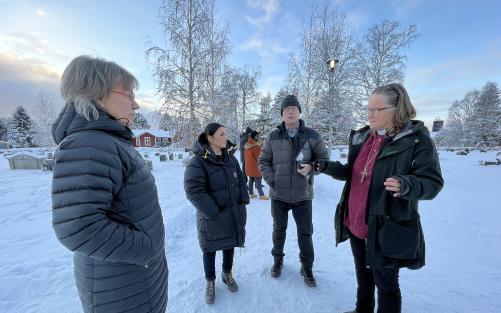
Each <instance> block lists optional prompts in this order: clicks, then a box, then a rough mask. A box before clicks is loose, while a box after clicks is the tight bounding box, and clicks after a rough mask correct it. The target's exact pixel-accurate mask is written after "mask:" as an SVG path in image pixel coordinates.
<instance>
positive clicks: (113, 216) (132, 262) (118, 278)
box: [52, 104, 168, 313]
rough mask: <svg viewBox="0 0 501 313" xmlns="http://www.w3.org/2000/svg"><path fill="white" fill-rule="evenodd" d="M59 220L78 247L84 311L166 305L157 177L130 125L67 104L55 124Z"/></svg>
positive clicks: (55, 218)
mask: <svg viewBox="0 0 501 313" xmlns="http://www.w3.org/2000/svg"><path fill="white" fill-rule="evenodd" d="M52 135H53V138H54V140H55V142H56V143H57V144H58V145H59V147H58V149H57V151H56V153H55V155H54V173H53V175H54V177H53V181H52V225H53V228H54V231H55V233H56V236H57V238H58V239H59V241H60V242H61V243H62V244H63V245H64V246H65V247H67V248H68V249H70V250H71V251H74V252H75V253H74V270H75V280H76V285H77V290H78V293H79V296H80V300H81V302H82V307H83V310H84V312H93V313H97V312H103V313H110V312H125V311H127V312H136V313H139V312H165V309H166V306H167V278H168V269H167V261H166V258H165V251H164V225H163V219H162V212H161V209H160V206H159V203H158V197H157V189H156V186H155V179H154V177H153V175H152V174H151V172H150V170H149V169H148V167H147V166H146V164H145V162H144V160H143V159H142V158H141V156H140V155H139V153H138V152H137V151H136V150H135V149H134V148H132V147H131V138H132V134H131V132H130V130H129V129H128V128H126V127H125V126H123V125H122V124H120V123H118V122H117V121H115V120H114V119H113V118H111V117H110V116H109V115H108V114H106V113H104V112H102V111H100V113H99V118H98V119H97V120H92V121H87V120H86V119H85V118H83V117H82V116H80V115H78V114H77V113H76V112H75V107H74V106H73V104H67V105H66V107H65V108H64V110H63V111H62V112H61V114H60V115H59V117H58V119H57V120H56V122H55V123H54V125H53V126H52Z"/></svg>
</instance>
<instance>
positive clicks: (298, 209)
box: [271, 200, 315, 268]
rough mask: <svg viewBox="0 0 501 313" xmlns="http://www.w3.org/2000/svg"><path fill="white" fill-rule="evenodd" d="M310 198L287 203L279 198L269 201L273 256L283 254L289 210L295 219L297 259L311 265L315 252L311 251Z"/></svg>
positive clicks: (305, 264)
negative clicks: (271, 219)
mask: <svg viewBox="0 0 501 313" xmlns="http://www.w3.org/2000/svg"><path fill="white" fill-rule="evenodd" d="M311 208H312V203H311V200H306V201H300V202H296V203H288V202H284V201H280V200H272V201H271V215H272V217H273V249H272V250H271V254H272V255H273V256H274V257H275V258H280V257H283V256H284V244H285V235H286V231H287V220H288V214H289V210H292V216H293V217H294V220H295V221H296V228H297V238H298V245H299V259H300V260H301V263H303V265H304V266H305V267H306V268H308V267H309V268H311V267H312V266H313V261H314V259H315V252H314V251H313V240H312V239H311V236H312V235H313V222H312V213H311Z"/></svg>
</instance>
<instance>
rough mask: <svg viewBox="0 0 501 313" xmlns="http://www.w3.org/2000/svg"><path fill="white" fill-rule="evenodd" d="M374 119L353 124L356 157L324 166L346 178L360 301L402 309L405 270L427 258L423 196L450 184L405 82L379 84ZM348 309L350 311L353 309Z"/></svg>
mask: <svg viewBox="0 0 501 313" xmlns="http://www.w3.org/2000/svg"><path fill="white" fill-rule="evenodd" d="M367 112H368V119H369V125H368V126H365V127H363V128H361V129H359V130H356V131H352V132H351V134H350V141H349V152H348V163H347V164H341V163H340V162H337V161H336V162H333V161H319V162H317V165H316V169H317V170H319V171H320V172H323V173H325V174H328V175H330V176H332V177H333V178H335V179H339V180H344V181H346V184H345V186H344V189H343V192H342V195H341V199H340V201H339V204H338V205H337V208H336V215H335V229H336V245H337V244H339V243H340V242H342V241H345V240H347V239H349V240H350V244H351V250H352V253H353V258H354V262H355V273H356V277H357V285H358V287H357V302H356V309H355V310H354V311H350V312H351V313H367V312H373V311H374V306H375V300H374V291H375V287H377V290H378V310H377V312H379V313H394V312H401V310H402V298H401V293H400V285H399V270H400V268H402V267H407V268H409V269H419V268H421V267H422V266H424V264H425V243H424V236H423V231H422V228H421V222H420V218H419V213H418V202H419V200H431V199H433V198H434V197H435V196H436V195H437V194H438V193H439V192H440V190H441V189H442V187H443V184H444V180H443V178H442V174H441V170H440V164H439V160H438V155H437V151H436V149H435V146H434V144H433V141H432V140H431V138H430V135H429V132H428V129H427V128H426V127H425V126H424V124H423V122H421V121H417V120H412V118H414V117H415V116H416V111H415V109H414V107H413V106H412V104H411V101H410V99H409V96H408V94H407V91H406V90H405V88H404V87H403V86H402V85H400V84H389V85H385V86H382V87H378V88H376V89H375V90H374V91H373V92H372V95H371V97H370V99H369V105H368V108H367ZM347 313H348V312H347Z"/></svg>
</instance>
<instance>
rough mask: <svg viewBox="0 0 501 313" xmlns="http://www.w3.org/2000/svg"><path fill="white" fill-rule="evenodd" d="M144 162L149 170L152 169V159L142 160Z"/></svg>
mask: <svg viewBox="0 0 501 313" xmlns="http://www.w3.org/2000/svg"><path fill="white" fill-rule="evenodd" d="M144 161H145V162H146V165H148V168H149V169H150V171H153V161H152V160H144Z"/></svg>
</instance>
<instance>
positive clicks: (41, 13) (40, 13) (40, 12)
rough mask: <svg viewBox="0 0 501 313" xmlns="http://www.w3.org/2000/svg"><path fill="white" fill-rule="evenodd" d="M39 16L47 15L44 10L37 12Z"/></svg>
mask: <svg viewBox="0 0 501 313" xmlns="http://www.w3.org/2000/svg"><path fill="white" fill-rule="evenodd" d="M37 15H38V16H44V15H45V11H44V10H42V9H38V10H37Z"/></svg>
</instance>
